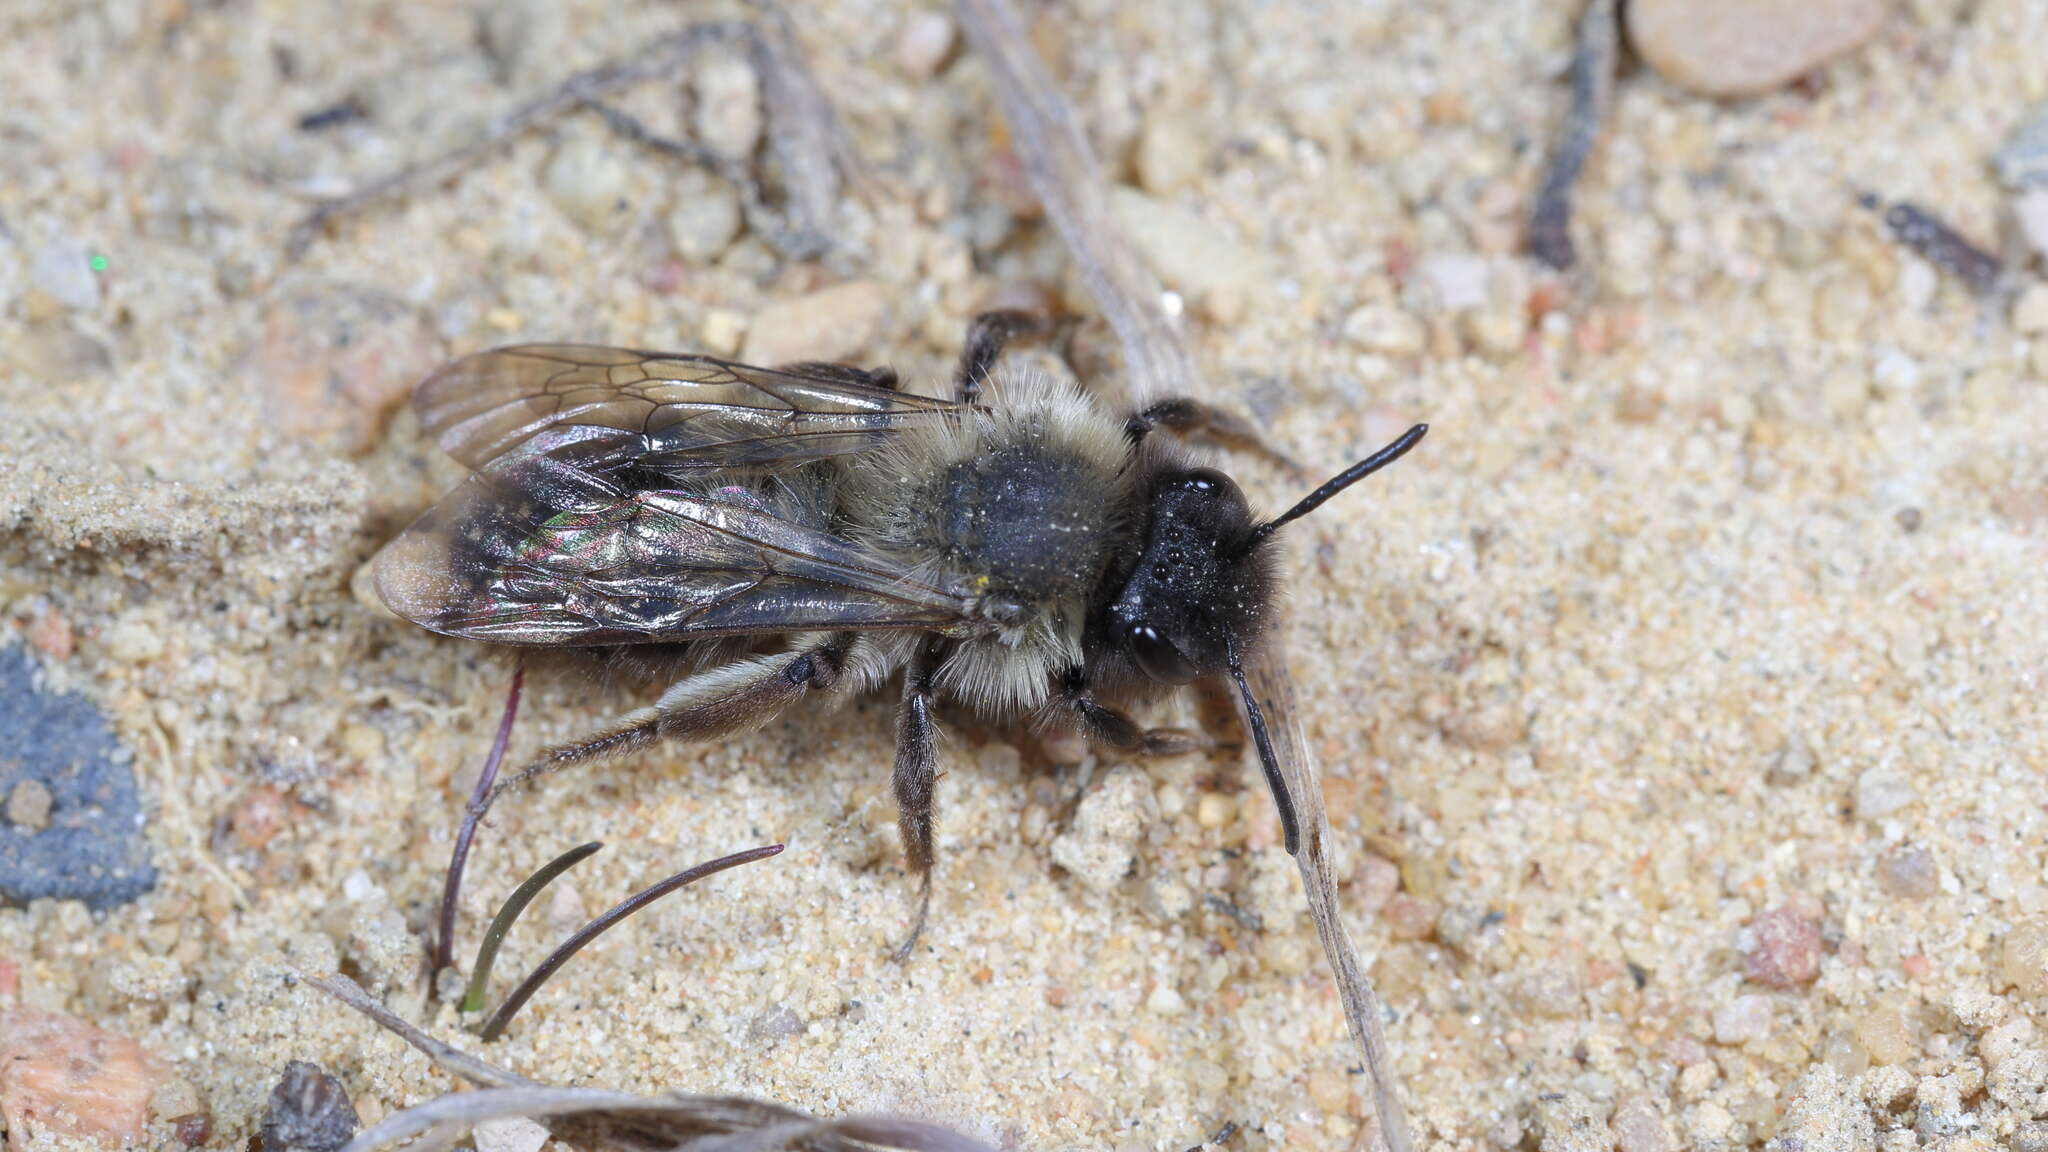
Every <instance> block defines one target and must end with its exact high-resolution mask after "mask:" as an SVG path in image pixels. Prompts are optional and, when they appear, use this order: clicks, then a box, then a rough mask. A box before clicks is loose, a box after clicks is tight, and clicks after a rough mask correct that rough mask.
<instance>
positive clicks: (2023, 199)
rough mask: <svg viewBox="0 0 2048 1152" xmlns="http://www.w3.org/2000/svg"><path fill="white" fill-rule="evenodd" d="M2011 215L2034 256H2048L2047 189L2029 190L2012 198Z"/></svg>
mask: <svg viewBox="0 0 2048 1152" xmlns="http://www.w3.org/2000/svg"><path fill="white" fill-rule="evenodd" d="M2012 214H2013V218H2014V219H2015V220H2017V221H2019V226H2020V235H2021V236H2023V237H2025V238H2026V241H2027V243H2028V244H2029V245H2031V246H2032V247H2033V249H2034V252H2035V254H2037V255H2040V256H2048V188H2029V189H2027V190H2026V191H2025V192H2022V193H2020V194H2019V195H2017V196H2015V197H2013V201H2012Z"/></svg>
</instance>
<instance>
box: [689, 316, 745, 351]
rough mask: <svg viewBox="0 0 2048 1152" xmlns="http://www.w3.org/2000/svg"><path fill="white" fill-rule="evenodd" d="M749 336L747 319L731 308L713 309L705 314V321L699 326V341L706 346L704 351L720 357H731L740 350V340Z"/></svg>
mask: <svg viewBox="0 0 2048 1152" xmlns="http://www.w3.org/2000/svg"><path fill="white" fill-rule="evenodd" d="M746 334H747V318H746V317H745V316H742V315H740V314H739V313H738V312H735V311H733V310H732V309H730V308H713V309H711V310H709V311H707V312H705V313H704V319H703V321H702V322H701V323H699V324H698V325H697V339H698V340H700V341H702V342H703V344H704V350H705V351H707V352H711V353H714V354H716V355H719V356H731V355H733V354H734V353H736V352H738V351H739V350H740V338H741V337H743V336H745V335H746Z"/></svg>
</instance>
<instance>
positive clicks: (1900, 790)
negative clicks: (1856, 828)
mask: <svg viewBox="0 0 2048 1152" xmlns="http://www.w3.org/2000/svg"><path fill="white" fill-rule="evenodd" d="M1916 798H1917V797H1916V796H1915V794H1914V791H1913V778H1912V777H1910V776H1908V775H1906V773H1904V772H1902V771H1900V770H1899V769H1897V768H1892V767H1887V766H1882V765H1880V766H1875V767H1870V768H1865V769H1864V770H1863V772H1862V774H1861V775H1859V776H1857V777H1856V815H1857V817H1858V818H1860V819H1864V820H1878V819H1882V818H1883V817H1886V816H1889V815H1891V814H1892V813H1894V812H1897V811H1899V810H1900V809H1902V808H1905V807H1906V806H1908V805H1910V804H1912V803H1913V801H1914V800H1915V799H1916Z"/></svg>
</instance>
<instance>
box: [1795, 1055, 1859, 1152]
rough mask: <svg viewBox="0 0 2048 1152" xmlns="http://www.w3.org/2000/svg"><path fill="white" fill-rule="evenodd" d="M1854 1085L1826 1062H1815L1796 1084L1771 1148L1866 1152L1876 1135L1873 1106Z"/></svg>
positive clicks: (1818, 1151)
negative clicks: (1869, 1106) (1858, 1094)
mask: <svg viewBox="0 0 2048 1152" xmlns="http://www.w3.org/2000/svg"><path fill="white" fill-rule="evenodd" d="M1855 1087H1856V1086H1855V1084H1854V1082H1853V1081H1851V1080H1850V1079H1849V1078H1847V1077H1845V1076H1843V1075H1842V1074H1841V1073H1840V1072H1838V1071H1836V1070H1835V1069H1834V1068H1832V1067H1830V1066H1829V1065H1827V1064H1815V1065H1813V1066H1812V1067H1811V1068H1808V1069H1807V1070H1806V1074H1805V1075H1803V1076H1801V1077H1800V1078H1799V1082H1798V1083H1797V1084H1796V1085H1794V1086H1793V1089H1792V1093H1791V1097H1790V1099H1789V1100H1788V1101H1787V1102H1786V1104H1785V1106H1784V1108H1785V1114H1784V1117H1783V1118H1782V1119H1780V1120H1779V1121H1778V1128H1777V1139H1776V1140H1773V1141H1771V1143H1770V1145H1769V1146H1770V1147H1772V1148H1782V1149H1786V1150H1788V1152H1789V1150H1791V1149H1799V1150H1800V1152H1864V1150H1867V1149H1869V1148H1871V1147H1873V1146H1874V1145H1875V1142H1876V1139H1877V1135H1876V1129H1875V1126H1874V1123H1873V1121H1872V1119H1871V1115H1870V1109H1868V1108H1866V1107H1864V1106H1863V1101H1861V1100H1858V1099H1857V1098H1856V1091H1855Z"/></svg>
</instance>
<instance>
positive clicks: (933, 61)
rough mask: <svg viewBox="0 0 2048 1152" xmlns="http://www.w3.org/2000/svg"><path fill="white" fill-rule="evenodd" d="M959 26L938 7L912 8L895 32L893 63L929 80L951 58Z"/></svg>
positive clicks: (909, 74)
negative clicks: (921, 10) (901, 27)
mask: <svg viewBox="0 0 2048 1152" xmlns="http://www.w3.org/2000/svg"><path fill="white" fill-rule="evenodd" d="M958 41H959V30H958V29H957V28H955V27H954V25H953V18H952V17H951V16H949V15H947V14H946V13H945V12H941V11H924V12H913V13H911V15H910V18H909V19H908V20H905V21H904V22H903V29H902V31H900V32H898V33H897V34H896V67H898V68H900V69H902V71H903V74H904V75H905V76H908V77H910V78H911V79H912V80H929V79H931V78H932V77H933V76H936V75H938V72H939V69H941V68H943V67H945V66H946V61H948V60H950V59H952V56H953V48H954V45H955V44H956V43H957V42H958Z"/></svg>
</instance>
